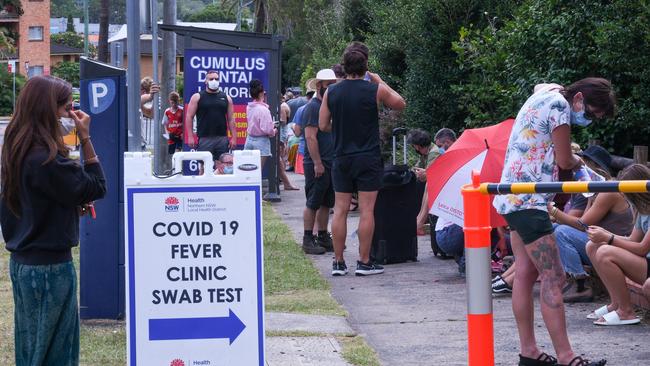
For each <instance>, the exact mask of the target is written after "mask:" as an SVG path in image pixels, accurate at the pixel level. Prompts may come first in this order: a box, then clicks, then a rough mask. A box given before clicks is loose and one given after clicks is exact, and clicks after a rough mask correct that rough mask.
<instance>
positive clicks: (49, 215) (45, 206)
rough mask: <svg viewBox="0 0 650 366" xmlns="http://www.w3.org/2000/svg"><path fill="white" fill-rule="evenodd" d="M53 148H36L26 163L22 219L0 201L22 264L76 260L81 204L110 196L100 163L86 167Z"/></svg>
mask: <svg viewBox="0 0 650 366" xmlns="http://www.w3.org/2000/svg"><path fill="white" fill-rule="evenodd" d="M48 156H49V152H48V151H47V150H46V149H44V148H39V147H37V148H34V149H32V150H31V151H30V152H29V153H28V154H27V156H26V157H25V160H24V161H23V167H22V173H21V175H22V177H20V178H21V179H20V193H19V197H20V209H21V212H20V217H18V216H15V215H14V214H13V213H12V212H11V211H10V210H9V208H8V207H7V205H6V204H5V202H4V201H1V202H0V223H1V225H2V233H3V235H4V239H5V242H6V248H7V250H9V251H10V252H12V258H13V259H14V260H16V261H17V262H18V263H21V264H30V265H44V264H55V263H61V262H65V261H68V260H71V259H72V254H71V251H70V249H71V248H72V247H74V246H77V245H78V244H79V213H78V212H77V207H78V206H79V205H81V204H84V203H89V202H92V201H94V200H98V199H100V198H102V197H104V195H105V194H106V179H105V178H104V172H103V170H102V167H101V165H99V164H88V165H85V166H82V165H81V164H79V162H77V161H74V160H71V159H68V158H65V157H63V156H61V155H56V156H55V157H54V159H53V160H51V161H50V162H48V163H45V162H46V161H47V159H48Z"/></svg>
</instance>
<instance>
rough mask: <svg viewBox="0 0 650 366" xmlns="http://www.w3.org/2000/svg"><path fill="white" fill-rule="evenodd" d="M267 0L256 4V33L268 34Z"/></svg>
mask: <svg viewBox="0 0 650 366" xmlns="http://www.w3.org/2000/svg"><path fill="white" fill-rule="evenodd" d="M266 13H267V9H266V0H257V1H256V2H255V32H257V33H264V32H266V26H267V22H266V18H267V15H266Z"/></svg>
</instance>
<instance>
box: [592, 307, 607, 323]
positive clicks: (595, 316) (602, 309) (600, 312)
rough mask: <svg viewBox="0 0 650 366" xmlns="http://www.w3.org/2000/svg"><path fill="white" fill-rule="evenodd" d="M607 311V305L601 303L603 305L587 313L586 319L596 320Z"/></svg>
mask: <svg viewBox="0 0 650 366" xmlns="http://www.w3.org/2000/svg"><path fill="white" fill-rule="evenodd" d="M607 313H609V309H607V305H603V306H601V307H599V308H598V309H596V310H594V312H593V313H591V314H589V315H587V319H591V320H598V319H600V318H602V317H603V316H604V315H605V314H607Z"/></svg>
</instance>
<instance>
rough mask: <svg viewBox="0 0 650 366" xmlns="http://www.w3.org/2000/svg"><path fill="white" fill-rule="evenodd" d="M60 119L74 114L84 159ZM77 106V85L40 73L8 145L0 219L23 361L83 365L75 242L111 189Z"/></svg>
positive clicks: (26, 92)
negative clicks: (91, 209) (72, 149)
mask: <svg viewBox="0 0 650 366" xmlns="http://www.w3.org/2000/svg"><path fill="white" fill-rule="evenodd" d="M60 118H72V119H73V120H74V123H75V127H76V128H77V134H78V135H79V139H80V141H81V148H82V152H83V157H84V161H83V163H81V162H78V161H76V160H73V159H70V158H69V151H68V149H67V148H66V146H65V145H64V144H63V138H62V125H61V122H60V121H59V119H60ZM89 126H90V117H89V116H88V115H87V114H86V113H84V112H82V111H72V87H71V85H70V84H69V83H67V82H65V81H63V80H61V79H59V78H55V77H52V76H36V77H33V78H31V79H30V80H29V81H28V82H27V83H26V84H25V86H24V87H23V89H22V91H21V93H20V96H19V98H18V102H17V103H16V110H15V111H14V115H13V117H12V119H11V121H10V122H9V125H8V126H7V129H6V131H5V139H4V146H3V147H2V169H1V173H0V174H1V178H2V197H1V200H0V211H1V217H0V223H1V225H2V233H3V235H4V238H5V242H6V248H7V250H8V251H10V252H11V259H10V276H11V282H12V286H13V296H14V304H15V312H14V323H15V331H14V334H15V337H14V340H15V346H16V347H15V349H16V355H15V357H16V363H15V364H16V365H17V366H22V365H62V366H63V365H77V364H78V363H79V311H78V305H77V277H76V271H75V268H74V265H73V262H72V247H74V246H77V245H78V243H79V215H80V214H84V213H86V212H87V211H88V210H87V208H88V205H89V204H90V203H92V202H93V201H94V200H97V199H100V198H102V197H103V196H104V194H105V193H106V182H105V179H104V173H103V171H102V168H101V165H100V164H99V158H98V157H97V155H96V154H95V150H94V148H93V145H92V142H91V141H90V134H89Z"/></svg>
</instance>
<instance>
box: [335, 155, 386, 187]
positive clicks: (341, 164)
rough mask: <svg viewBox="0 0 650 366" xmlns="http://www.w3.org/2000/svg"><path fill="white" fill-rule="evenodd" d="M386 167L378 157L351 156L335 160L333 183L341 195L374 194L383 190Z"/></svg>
mask: <svg viewBox="0 0 650 366" xmlns="http://www.w3.org/2000/svg"><path fill="white" fill-rule="evenodd" d="M383 175H384V166H383V163H382V160H381V156H378V155H351V156H341V157H337V158H336V159H334V165H333V166H332V182H334V190H335V191H336V192H341V193H354V192H357V191H360V192H373V191H378V190H379V188H381V178H382V176H383Z"/></svg>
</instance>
